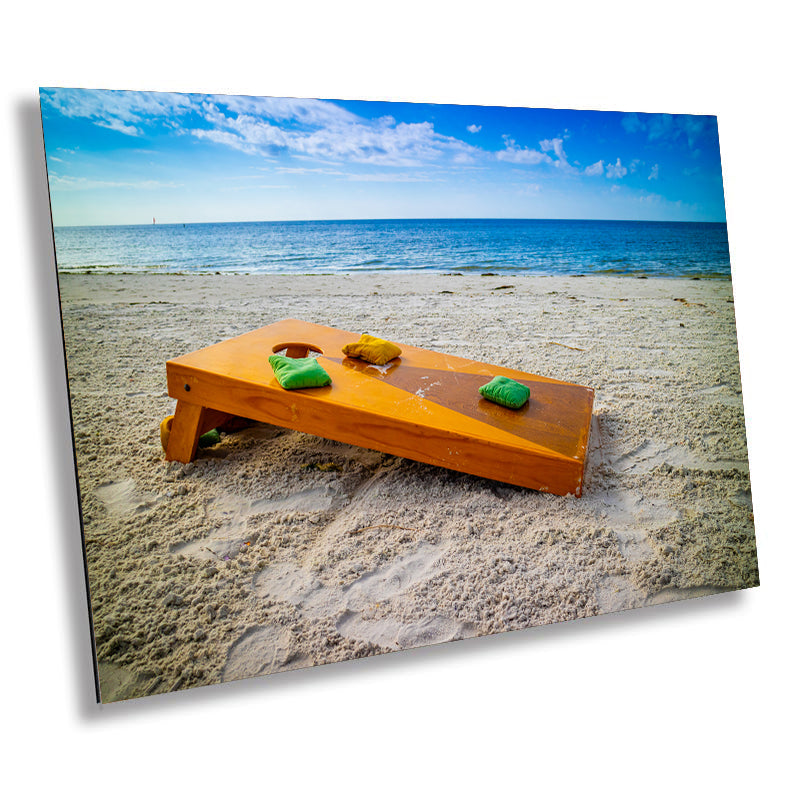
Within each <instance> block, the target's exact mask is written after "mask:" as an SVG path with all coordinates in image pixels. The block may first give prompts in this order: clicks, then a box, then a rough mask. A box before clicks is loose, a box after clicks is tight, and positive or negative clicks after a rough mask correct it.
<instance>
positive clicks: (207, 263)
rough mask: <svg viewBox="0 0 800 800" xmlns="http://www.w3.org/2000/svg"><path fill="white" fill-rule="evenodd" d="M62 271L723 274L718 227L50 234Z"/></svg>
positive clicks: (358, 224) (459, 223) (280, 225)
mask: <svg viewBox="0 0 800 800" xmlns="http://www.w3.org/2000/svg"><path fill="white" fill-rule="evenodd" d="M55 243H56V261H57V264H58V269H59V270H60V271H62V272H80V271H84V270H97V271H103V272H133V271H136V272H139V271H147V272H181V273H204V272H205V273H208V272H212V273H213V272H237V273H312V274H314V273H317V274H319V273H337V272H363V271H381V270H424V271H427V272H461V273H464V274H468V273H479V274H480V273H482V272H494V273H498V274H518V273H531V274H539V275H552V274H592V273H611V274H629V275H662V276H672V277H680V276H687V275H691V276H696V275H697V276H708V277H713V276H726V277H727V276H730V257H729V253H728V232H727V226H726V225H725V223H702V222H618V221H597V220H518V219H455V220H429V219H425V220H350V221H346V220H345V221H327V222H325V221H323V222H318V221H308V222H229V223H192V224H186V225H183V224H177V225H159V224H152V225H113V226H93V227H58V228H56V229H55Z"/></svg>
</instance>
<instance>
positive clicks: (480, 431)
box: [167, 319, 594, 496]
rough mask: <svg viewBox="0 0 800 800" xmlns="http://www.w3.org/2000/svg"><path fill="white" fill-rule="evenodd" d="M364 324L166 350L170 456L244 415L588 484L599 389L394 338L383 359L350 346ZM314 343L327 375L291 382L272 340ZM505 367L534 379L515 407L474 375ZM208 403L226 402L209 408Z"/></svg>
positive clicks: (440, 460)
mask: <svg viewBox="0 0 800 800" xmlns="http://www.w3.org/2000/svg"><path fill="white" fill-rule="evenodd" d="M359 335H360V334H357V333H352V332H348V331H341V330H338V329H336V328H328V327H324V326H322V325H315V324H312V323H309V322H302V321H300V320H293V319H287V320H282V321H281V322H276V323H274V324H272V325H268V326H267V327H265V328H260V329H258V330H255V331H252V332H250V333H246V334H244V335H242V336H237V337H235V338H233V339H228V340H226V341H224V342H220V343H219V344H215V345H212V346H211V347H206V348H204V349H202V350H197V351H196V352H194V353H189V354H188V355H185V356H181V357H180V358H176V359H173V360H171V361H168V362H167V388H168V392H169V395H170V397H173V398H175V399H176V400H178V406H177V409H176V415H175V420H174V422H173V426H172V432H171V434H170V440H169V445H168V447H167V458H170V459H173V460H179V461H191V460H192V458H194V455H195V451H196V447H197V438H198V437H199V436H200V434H201V433H203V432H204V431H203V430H200V428H201V427H202V422H203V420H204V419H205V420H209V419H212V418H213V419H222V418H224V416H225V415H227V414H230V415H236V416H242V417H248V418H250V419H255V420H259V421H261V422H267V423H271V424H273V425H280V426H282V427H286V428H292V429H294V430H299V431H303V432H305V433H311V434H314V435H317V436H322V437H325V438H327V439H334V440H336V441H340V442H346V443H348V444H354V445H358V446H360V447H367V448H371V449H373V450H380V451H383V452H387V453H391V454H393V455H397V456H402V457H404V458H411V459H414V460H417V461H423V462H425V463H428V464H435V465H437V466H441V467H447V468H449V469H455V470H459V471H461V472H467V473H470V474H473V475H479V476H482V477H485V478H492V479H494V480H499V481H504V482H506V483H512V484H515V485H518V486H525V487H527V488H531V489H538V490H540V491H546V492H552V493H554V494H561V495H563V494H569V493H572V494H574V495H576V496H580V494H581V489H582V484H583V472H584V467H585V462H586V453H587V448H588V441H589V429H590V425H591V416H592V403H593V401H594V391H593V390H592V389H590V388H588V387H586V386H578V385H576V384H572V383H564V382H563V381H556V380H553V379H551V378H545V377H542V376H539V375H532V374H529V373H526V372H520V371H518V370H513V369H506V368H504V367H499V366H495V365H492V364H485V363H482V362H479V361H471V360H469V359H466V358H460V357H458V356H450V355H444V354H442V353H436V352H434V351H431V350H424V349H422V348H419V347H411V346H409V345H404V344H402V343H398V344H399V346H400V347H401V348H402V350H403V352H402V354H401V355H400V356H399V358H397V359H395V360H394V361H392V362H389V364H387V365H386V366H385V367H376V366H373V365H370V364H367V363H366V362H363V361H361V360H359V359H353V358H348V357H346V356H345V355H344V354H343V353H342V347H343V346H344V345H345V344H348V343H350V342H354V341H357V340H358V338H359ZM292 344H294V345H297V346H296V347H294V348H290V349H289V352H288V353H287V354H288V355H290V356H291V355H302V354H304V353H305V352H306V350H307V349H308V348H309V347H311V348H312V349H313V350H316V351H318V352H319V353H320V355H319V363H320V364H321V365H322V366H323V367H324V368H325V370H326V372H327V373H328V374H329V375H330V376H331V380H332V382H331V385H330V386H324V387H320V388H314V389H296V390H292V391H287V390H286V389H283V388H282V387H281V386H280V384H279V383H278V381H277V379H276V378H275V375H274V373H273V371H272V367H271V366H270V364H269V361H268V359H269V356H270V355H272V354H273V352H278V351H280V350H282V349H284V348H285V347H286V346H287V345H292ZM495 375H504V376H506V377H508V378H513V379H514V380H516V381H519V382H520V383H523V384H525V385H526V386H528V387H529V388H530V390H531V397H530V400H529V401H528V403H526V405H524V406H523V407H522V408H521V409H519V410H516V411H514V410H511V409H507V408H504V407H502V406H499V405H497V404H495V403H492V402H490V401H489V400H486V399H484V398H483V397H481V395H480V394H479V392H478V387H480V386H482V385H483V384H484V383H487V382H488V381H489V380H491V378H492V377H493V376H495ZM211 410H213V411H215V412H220V413H218V414H216V415H212V414H211Z"/></svg>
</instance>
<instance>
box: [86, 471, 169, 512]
mask: <svg viewBox="0 0 800 800" xmlns="http://www.w3.org/2000/svg"><path fill="white" fill-rule="evenodd" d="M95 494H96V495H97V496H98V497H99V498H100V500H101V501H102V503H103V505H104V506H105V507H106V509H107V511H108V512H109V513H110V514H116V515H117V516H128V515H129V514H133V513H137V514H140V513H142V512H143V511H146V510H147V509H148V508H152V506H153V505H155V503H156V501H157V500H156V497H155V495H151V494H146V493H144V492H139V491H138V490H137V488H136V482H135V481H134V480H133V478H126V479H125V480H123V481H111V482H110V483H104V484H102V485H101V486H98V487H97V489H96V490H95Z"/></svg>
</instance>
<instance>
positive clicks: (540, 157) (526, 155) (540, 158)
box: [497, 136, 553, 164]
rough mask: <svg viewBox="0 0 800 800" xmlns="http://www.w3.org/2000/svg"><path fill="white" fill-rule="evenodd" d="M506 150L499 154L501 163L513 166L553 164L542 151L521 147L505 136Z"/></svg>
mask: <svg viewBox="0 0 800 800" xmlns="http://www.w3.org/2000/svg"><path fill="white" fill-rule="evenodd" d="M503 141H504V142H505V145H506V149H505V150H500V151H498V153H497V158H498V159H499V160H500V161H509V162H511V163H512V164H552V163H553V159H552V158H550V156H548V155H547V153H543V152H542V151H541V150H530V149H529V148H527V147H519V146H518V145H517V143H516V142H515V141H514V140H513V139H511V138H510V137H508V136H503Z"/></svg>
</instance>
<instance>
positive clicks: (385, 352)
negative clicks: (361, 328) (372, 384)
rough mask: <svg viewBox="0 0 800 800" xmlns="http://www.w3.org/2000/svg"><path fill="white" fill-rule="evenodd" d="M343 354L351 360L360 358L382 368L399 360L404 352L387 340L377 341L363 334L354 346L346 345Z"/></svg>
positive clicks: (373, 337)
mask: <svg viewBox="0 0 800 800" xmlns="http://www.w3.org/2000/svg"><path fill="white" fill-rule="evenodd" d="M342 352H343V353H344V354H345V355H346V356H350V357H351V358H360V359H363V360H364V361H369V363H370V364H377V365H378V366H379V367H382V366H383V365H384V364H385V363H386V362H387V361H391V360H392V359H393V358H397V356H399V355H400V353H402V352H403V351H402V350H401V349H400V348H399V347H398V346H397V345H396V344H392V343H391V342H387V341H386V339H377V338H376V337H375V336H370V335H369V334H368V333H362V334H361V338H360V339H359V340H358V341H357V342H353V343H352V344H346V345H345V346H344V347H343V348H342Z"/></svg>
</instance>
